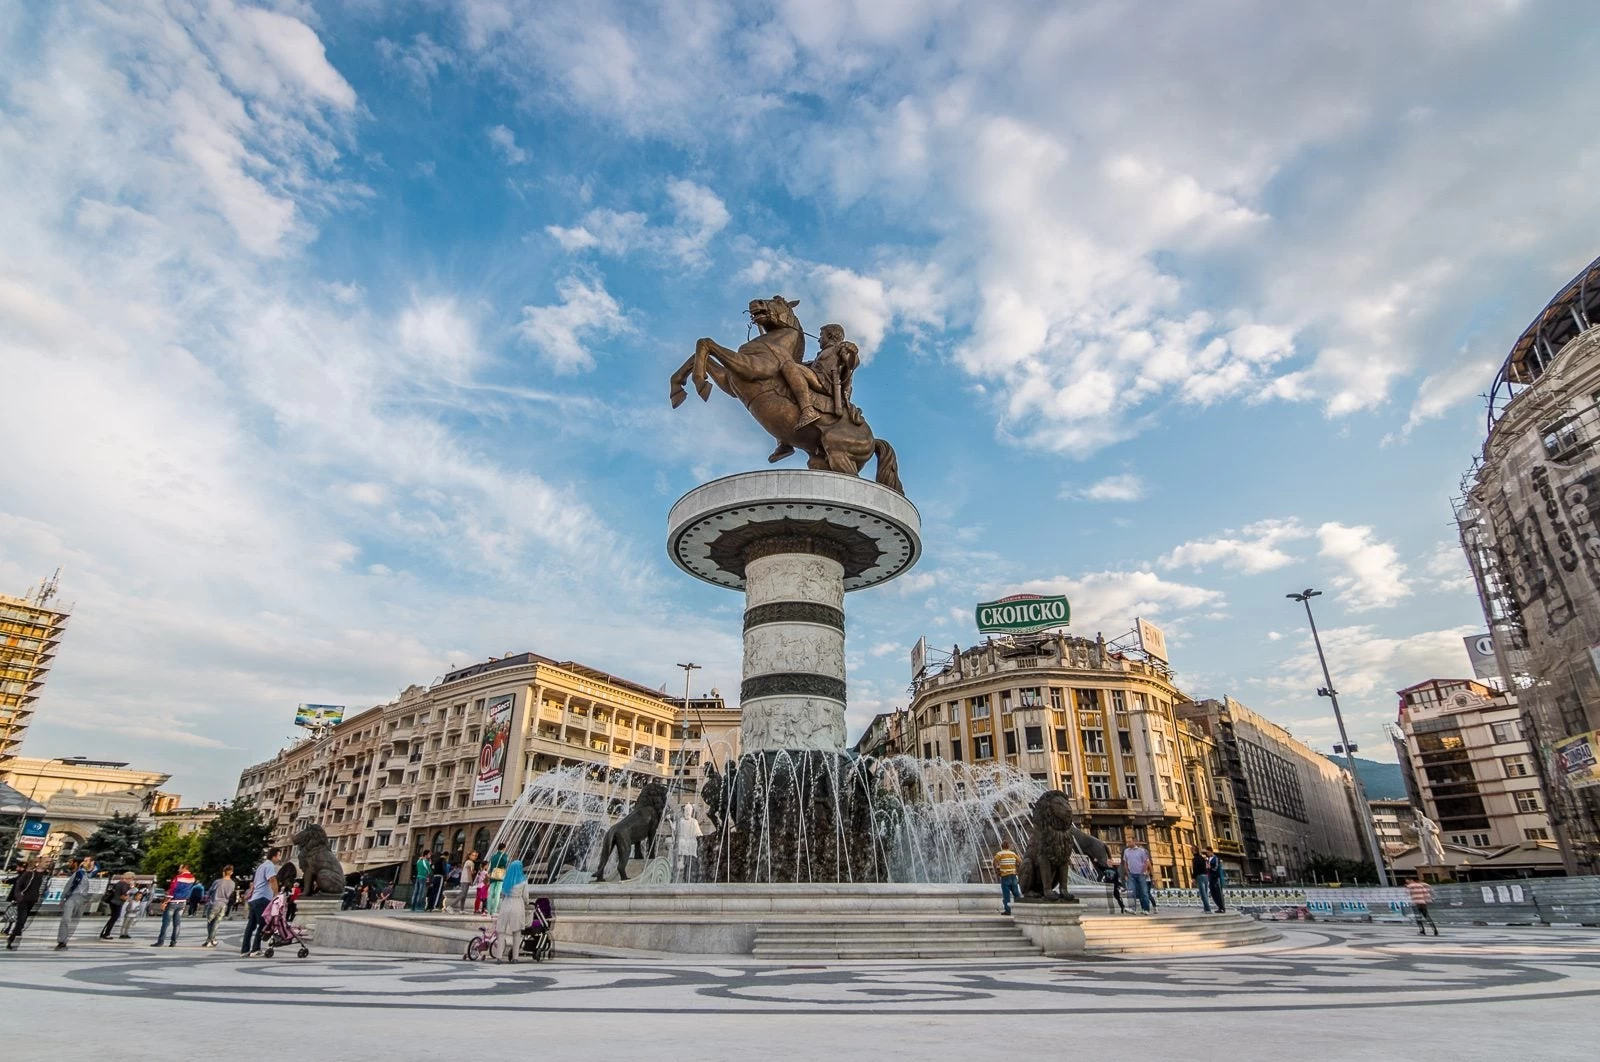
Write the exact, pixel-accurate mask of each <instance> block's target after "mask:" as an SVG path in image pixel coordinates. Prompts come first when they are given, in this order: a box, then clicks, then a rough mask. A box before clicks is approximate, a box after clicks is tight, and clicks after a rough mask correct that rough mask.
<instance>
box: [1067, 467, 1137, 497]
mask: <svg viewBox="0 0 1600 1062" xmlns="http://www.w3.org/2000/svg"><path fill="white" fill-rule="evenodd" d="M1144 496H1145V486H1144V480H1142V479H1140V478H1139V477H1138V476H1137V475H1135V474H1133V473H1132V472H1123V473H1120V474H1118V475H1115V476H1107V477H1105V478H1104V479H1100V480H1096V481H1095V482H1093V483H1091V484H1089V485H1088V486H1087V487H1063V488H1062V489H1061V497H1063V498H1069V499H1076V500H1079V501H1098V502H1134V501H1138V500H1139V499H1141V498H1143V497H1144Z"/></svg>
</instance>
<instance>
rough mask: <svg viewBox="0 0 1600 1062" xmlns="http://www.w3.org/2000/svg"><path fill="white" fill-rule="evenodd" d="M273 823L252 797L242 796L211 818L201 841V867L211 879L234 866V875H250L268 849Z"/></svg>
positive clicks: (207, 877) (207, 878) (244, 876)
mask: <svg viewBox="0 0 1600 1062" xmlns="http://www.w3.org/2000/svg"><path fill="white" fill-rule="evenodd" d="M271 836H272V824H271V823H270V822H268V821H267V817H266V816H265V815H263V814H262V813H261V812H260V810H258V809H257V808H256V806H255V804H254V803H253V802H252V801H251V800H250V798H249V797H241V798H240V799H238V800H235V801H234V802H233V803H231V804H229V805H228V806H227V807H225V808H223V809H222V814H220V815H218V816H217V817H216V818H215V819H212V820H211V825H210V826H208V827H207V828H206V832H205V837H204V839H203V840H202V841H201V842H200V856H199V858H200V868H199V869H200V870H201V871H202V872H203V876H204V879H205V880H206V881H211V880H213V879H215V878H216V877H217V876H218V875H219V874H221V873H222V868H223V867H225V866H232V867H233V873H234V877H237V878H246V879H248V876H249V874H250V873H251V872H252V871H253V870H255V867H256V864H257V863H259V862H261V857H262V855H263V854H265V853H266V850H267V841H268V839H269V838H271Z"/></svg>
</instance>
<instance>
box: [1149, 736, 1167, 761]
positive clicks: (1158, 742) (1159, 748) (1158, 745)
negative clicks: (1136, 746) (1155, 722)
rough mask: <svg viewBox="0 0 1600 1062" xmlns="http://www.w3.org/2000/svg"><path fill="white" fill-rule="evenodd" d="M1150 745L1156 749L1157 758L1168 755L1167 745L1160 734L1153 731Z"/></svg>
mask: <svg viewBox="0 0 1600 1062" xmlns="http://www.w3.org/2000/svg"><path fill="white" fill-rule="evenodd" d="M1150 744H1151V745H1152V746H1154V747H1155V750H1156V755H1157V756H1165V755H1166V754H1167V743H1166V741H1165V740H1164V739H1163V738H1162V737H1161V735H1160V734H1158V733H1155V732H1153V731H1152V732H1151V734H1150Z"/></svg>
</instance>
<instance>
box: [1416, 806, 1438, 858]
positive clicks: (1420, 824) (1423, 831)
mask: <svg viewBox="0 0 1600 1062" xmlns="http://www.w3.org/2000/svg"><path fill="white" fill-rule="evenodd" d="M1417 847H1418V848H1420V849H1421V851H1422V865H1423V866H1428V867H1442V866H1444V865H1445V863H1444V845H1443V844H1441V843H1440V842H1439V824H1438V823H1437V822H1434V821H1433V820H1432V819H1430V818H1428V816H1426V815H1418V816H1417Z"/></svg>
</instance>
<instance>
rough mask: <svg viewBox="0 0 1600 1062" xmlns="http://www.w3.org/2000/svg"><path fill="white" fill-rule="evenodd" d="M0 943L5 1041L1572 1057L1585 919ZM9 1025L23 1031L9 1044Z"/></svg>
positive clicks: (181, 1046) (129, 1053)
mask: <svg viewBox="0 0 1600 1062" xmlns="http://www.w3.org/2000/svg"><path fill="white" fill-rule="evenodd" d="M54 928H55V927H54V925H53V924H52V923H50V922H48V921H44V922H41V923H40V924H39V925H38V926H37V929H38V932H37V933H36V934H32V938H33V939H31V940H29V941H27V942H26V944H25V946H24V947H23V949H22V950H20V951H17V952H11V953H0V1014H3V1015H4V1016H5V1022H4V1025H5V1027H6V1038H7V1039H6V1043H7V1051H6V1056H7V1057H11V1058H19V1059H32V1058H50V1059H79V1058H83V1059H88V1058H103V1057H117V1058H122V1059H144V1058H151V1059H154V1058H170V1057H205V1056H207V1055H211V1054H214V1053H219V1052H220V1053H224V1054H226V1053H231V1052H234V1051H236V1050H237V1049H239V1048H241V1047H242V1046H244V1045H247V1044H254V1045H257V1046H258V1047H264V1046H266V1045H269V1044H270V1045H273V1047H272V1048H271V1049H272V1050H273V1051H274V1052H276V1051H277V1050H279V1049H283V1050H289V1049H291V1047H292V1048H293V1050H294V1051H295V1053H296V1054H297V1055H298V1054H308V1055H309V1056H311V1057H319V1058H366V1057H382V1058H386V1059H437V1058H462V1057H466V1058H475V1057H498V1056H500V1055H503V1054H505V1053H507V1052H510V1053H512V1054H513V1055H526V1056H528V1057H540V1056H542V1055H544V1054H546V1053H547V1052H550V1051H552V1050H558V1051H571V1050H577V1051H596V1052H601V1051H603V1052H608V1057H610V1054H609V1053H622V1054H626V1055H627V1056H628V1057H630V1058H640V1059H653V1058H692V1059H722V1058H730V1059H731V1058H742V1059H749V1058H756V1059H761V1060H763V1062H765V1060H769V1059H787V1058H818V1057H827V1056H833V1057H866V1056H871V1057H872V1058H874V1059H882V1058H893V1059H898V1058H917V1059H927V1058H962V1059H987V1058H999V1057H1018V1056H1019V1055H1021V1054H1024V1053H1028V1054H1031V1053H1033V1052H1048V1054H1047V1055H1032V1057H1061V1056H1063V1055H1065V1056H1068V1057H1087V1056H1089V1055H1095V1056H1100V1057H1107V1058H1127V1057H1133V1058H1139V1059H1142V1060H1152V1059H1167V1058H1172V1059H1179V1058H1193V1057H1201V1058H1237V1057H1249V1058H1315V1059H1347V1058H1348V1059H1357V1058H1360V1059H1375V1058H1376V1059H1382V1058H1396V1057H1405V1058H1407V1059H1477V1058H1483V1059H1489V1058H1494V1059H1500V1058H1506V1057H1524V1058H1538V1059H1567V1058H1573V1059H1577V1058H1584V1059H1592V1058H1593V1057H1594V1055H1595V1046H1594V1045H1595V1032H1594V1020H1593V1019H1594V1014H1595V1006H1596V997H1597V996H1600V932H1597V931H1595V930H1580V929H1544V928H1524V929H1455V930H1450V931H1447V933H1446V935H1445V936H1443V937H1440V938H1437V939H1435V938H1433V937H1428V938H1421V937H1418V936H1417V935H1416V934H1415V933H1413V932H1411V931H1410V930H1409V929H1407V928H1406V927H1400V926H1362V927H1354V928H1345V927H1322V926H1315V927H1307V928H1294V929H1291V930H1290V931H1289V932H1288V934H1287V935H1286V937H1285V939H1284V940H1283V941H1282V942H1279V943H1277V944H1273V945H1262V946H1258V947H1254V948H1247V949H1235V950H1230V951H1226V952H1212V953H1208V954H1202V955H1190V956H1177V957H1160V958H1139V959H1132V960H1128V959H1123V960H1116V959H1106V960H1096V961H1090V962H1062V961H1048V960H1027V961H1017V962H998V961H978V962H926V963H913V962H897V963H883V964H873V963H840V964H818V965H797V964H792V963H788V964H786V963H776V962H768V963H763V962H756V961H734V962H728V961H704V962H697V961H685V957H683V956H677V957H673V958H670V959H668V958H663V959H661V960H649V961H641V960H638V959H620V960H595V959H584V960H576V959H575V960H568V961H558V962H556V963H551V964H546V965H542V966H532V965H519V966H496V965H492V964H489V965H485V964H468V963H465V962H461V961H456V960H450V959H441V958H434V957H416V956H408V957H401V956H374V955H370V954H357V953H345V954H339V955H335V954H329V953H326V952H323V951H316V950H314V951H313V955H312V957H311V958H309V959H304V960H297V959H294V958H292V957H290V958H284V957H282V953H280V957H278V958H276V959H273V960H265V959H255V960H242V959H240V958H239V957H238V955H237V946H238V945H237V940H238V937H237V933H238V928H237V925H235V927H234V929H233V932H232V933H231V934H230V936H232V938H233V944H232V947H231V948H230V947H229V946H228V945H227V944H224V946H223V947H220V948H218V949H216V950H214V951H204V950H201V949H199V948H198V947H197V946H196V945H197V944H198V939H199V938H198V936H196V937H195V938H194V940H192V941H186V942H185V943H184V944H182V945H180V946H179V947H177V948H170V949H169V948H161V949H159V950H158V949H154V948H150V947H148V946H147V944H148V939H149V938H146V941H145V942H142V943H140V944H139V945H136V946H126V945H122V944H100V943H98V942H97V941H95V940H93V939H92V934H86V935H84V936H80V938H79V940H78V941H77V942H76V943H75V944H74V945H73V947H72V948H71V949H70V950H69V951H67V952H64V953H56V952H54V951H52V950H51V948H52V947H53V943H54V934H53V932H52V931H53V930H54ZM19 1032H20V1034H21V1035H22V1036H23V1037H24V1038H25V1042H26V1046H25V1047H22V1048H21V1049H20V1050H17V1051H16V1052H15V1053H13V1051H12V1048H13V1047H14V1046H15V1045H16V1041H14V1040H11V1037H12V1036H14V1035H17V1034H18V1033H19Z"/></svg>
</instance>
